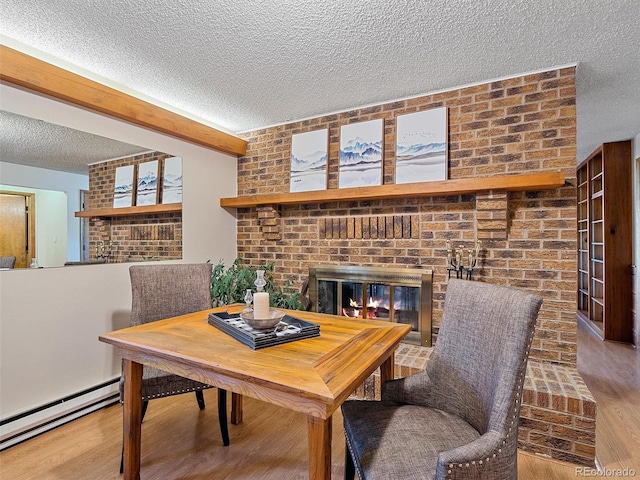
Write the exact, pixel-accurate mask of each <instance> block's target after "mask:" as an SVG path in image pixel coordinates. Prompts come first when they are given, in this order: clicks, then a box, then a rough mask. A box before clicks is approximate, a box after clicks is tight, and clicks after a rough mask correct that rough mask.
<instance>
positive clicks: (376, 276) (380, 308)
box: [309, 265, 433, 346]
mask: <svg viewBox="0 0 640 480" xmlns="http://www.w3.org/2000/svg"><path fill="white" fill-rule="evenodd" d="M432 283H433V271H432V270H426V269H417V268H416V269H410V268H391V267H390V268H386V267H362V266H341V265H314V266H310V267H309V298H310V300H311V308H312V309H313V310H314V311H316V312H320V313H330V314H333V315H340V316H346V317H354V318H364V319H367V318H369V319H376V320H386V321H390V322H397V323H406V324H408V325H411V332H409V334H408V335H407V337H406V338H405V341H406V342H407V343H413V344H416V345H423V346H431V309H432Z"/></svg>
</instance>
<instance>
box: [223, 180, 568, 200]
mask: <svg viewBox="0 0 640 480" xmlns="http://www.w3.org/2000/svg"><path fill="white" fill-rule="evenodd" d="M563 185H564V173H563V172H561V171H548V172H533V173H523V174H517V175H494V176H491V177H475V178H457V179H453V180H445V181H440V182H423V183H407V184H400V185H398V184H390V185H380V186H376V187H356V188H340V189H331V190H317V191H311V192H295V193H272V194H263V195H247V196H241V197H227V198H221V199H220V206H221V207H227V208H251V207H259V206H263V205H273V206H275V205H302V204H308V203H326V202H345V201H358V200H392V199H396V198H408V197H435V196H447V195H461V194H464V193H477V192H484V191H490V190H503V191H508V192H513V191H524V190H547V189H553V188H560V187H562V186H563Z"/></svg>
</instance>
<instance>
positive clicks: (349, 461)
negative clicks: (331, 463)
mask: <svg viewBox="0 0 640 480" xmlns="http://www.w3.org/2000/svg"><path fill="white" fill-rule="evenodd" d="M355 478H356V466H355V465H354V463H353V458H352V457H351V452H350V451H349V447H345V449H344V480H354V479H355Z"/></svg>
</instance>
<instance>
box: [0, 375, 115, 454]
mask: <svg viewBox="0 0 640 480" xmlns="http://www.w3.org/2000/svg"><path fill="white" fill-rule="evenodd" d="M119 381H120V377H117V378H114V379H112V380H108V381H106V382H104V383H101V384H99V385H96V386H94V387H91V388H87V389H85V390H82V391H80V392H77V393H74V394H71V395H68V396H66V397H64V398H61V399H58V400H54V401H53V402H49V403H47V404H45V405H41V406H40V407H37V408H33V409H31V410H28V411H26V412H22V413H20V414H18V415H13V416H11V417H8V418H6V419H2V420H0V451H2V450H5V449H7V448H9V447H12V446H13V445H16V444H18V443H21V442H24V441H25V440H28V439H30V438H33V437H35V436H37V435H40V434H42V433H44V432H47V431H49V430H53V429H54V428H56V427H59V426H60V425H64V424H65V423H68V422H70V421H72V420H75V419H77V418H80V417H83V416H84V415H87V414H89V413H91V412H95V411H96V410H99V409H101V408H104V407H108V406H110V405H113V404H114V403H117V402H118V401H119V400H120V393H119V391H118V382H119Z"/></svg>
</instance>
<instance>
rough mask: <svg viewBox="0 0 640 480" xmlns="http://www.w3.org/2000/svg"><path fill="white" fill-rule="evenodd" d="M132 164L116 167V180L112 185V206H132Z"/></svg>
mask: <svg viewBox="0 0 640 480" xmlns="http://www.w3.org/2000/svg"><path fill="white" fill-rule="evenodd" d="M133 174H134V166H133V165H126V166H124V167H117V168H116V181H115V185H114V187H113V208H122V207H131V206H133Z"/></svg>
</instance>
